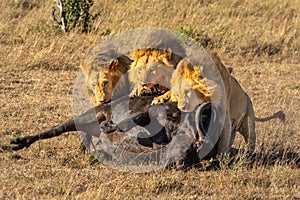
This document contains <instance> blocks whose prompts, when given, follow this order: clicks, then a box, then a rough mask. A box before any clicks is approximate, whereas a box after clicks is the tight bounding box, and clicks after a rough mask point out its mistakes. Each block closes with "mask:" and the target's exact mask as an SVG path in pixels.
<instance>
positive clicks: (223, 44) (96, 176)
mask: <svg viewBox="0 0 300 200" xmlns="http://www.w3.org/2000/svg"><path fill="white" fill-rule="evenodd" d="M52 6H53V5H52V4H51V1H46V0H42V1H38V0H32V1H29V0H14V1H11V0H2V1H1V2H0V8H1V13H0V74H1V77H0V89H1V93H0V96H1V98H0V104H1V110H0V111H1V112H0V114H1V118H0V124H1V129H0V135H1V138H2V139H1V142H0V145H1V146H3V145H7V144H8V141H9V139H10V138H13V137H16V136H25V135H30V134H35V133H37V132H40V131H42V130H44V129H46V128H48V127H50V126H53V125H54V124H57V123H60V122H62V121H64V120H66V119H68V118H70V117H71V116H72V115H73V113H72V108H71V105H72V89H73V84H74V80H75V78H76V75H77V70H78V68H77V66H78V64H79V63H80V62H81V61H82V59H83V58H84V56H85V55H86V54H87V53H88V52H89V50H90V49H91V48H93V47H94V46H95V45H96V44H98V43H100V42H101V41H103V39H105V38H107V35H108V34H116V33H119V32H121V31H125V30H128V29H132V28H136V27H141V26H142V27H147V26H160V27H166V28H171V29H173V30H182V31H184V32H186V34H189V35H191V36H193V37H195V38H198V39H199V38H200V39H199V40H201V38H206V39H207V40H208V41H209V45H208V46H207V48H209V49H211V50H214V51H217V52H218V53H219V54H220V56H221V58H222V59H223V60H224V63H225V64H227V65H230V66H232V67H234V75H235V76H236V77H237V79H238V80H239V81H240V83H241V85H242V86H243V87H244V88H245V90H246V91H247V92H248V93H249V95H250V97H251V99H252V101H253V103H254V107H255V111H256V114H257V116H267V115H270V114H272V113H273V112H275V111H277V110H279V109H282V110H283V111H284V112H285V113H286V115H287V119H286V122H285V123H280V122H278V121H270V122H266V123H257V126H256V127H257V128H256V130H257V134H258V138H257V144H258V145H257V152H258V155H259V156H258V157H257V161H256V162H254V163H253V164H252V165H251V167H250V166H249V164H248V163H247V159H246V158H244V156H243V155H242V154H241V155H239V156H238V157H237V158H238V159H237V158H236V159H234V160H233V161H232V160H231V159H230V158H227V159H226V158H225V159H223V160H222V161H221V164H220V168H219V169H208V168H206V167H205V165H206V163H203V164H202V165H203V166H200V167H199V168H193V169H191V170H188V171H187V172H184V171H174V170H170V169H166V170H163V171H157V172H153V173H149V174H128V173H122V172H115V171H113V170H111V169H110V168H108V167H105V166H103V165H101V164H97V165H94V164H93V163H94V162H93V161H92V160H91V158H90V157H89V156H87V155H84V154H82V153H81V152H80V151H79V138H78V136H77V134H76V133H69V134H65V135H63V136H60V137H58V138H54V139H51V140H47V141H41V142H38V143H36V144H34V145H32V146H31V147H30V148H29V149H25V150H22V151H20V152H17V153H13V152H7V151H3V150H2V151H0V171H1V172H0V179H1V184H0V199H32V198H37V199H92V198H97V199H105V198H107V199H133V198H134V199H145V198H147V199H148V198H149V199H151V198H152V199H153V198H161V199H173V198H174V199H176V198H177V199H199V198H205V199H219V198H225V199H299V198H300V193H299V191H300V187H299V185H300V169H299V160H298V163H296V159H295V156H298V159H299V154H300V149H299V143H300V137H299V136H300V123H299V122H298V119H299V118H300V115H299V110H300V98H299V96H300V84H299V79H300V74H299V73H300V15H299V13H300V3H299V1H298V0H290V1H280V0H266V1H263V2H258V1H255V0H249V1H247V2H244V3H243V1H237V0H229V1H218V0H215V1H214V0H202V1H188V0H184V1H173V2H172V1H168V2H167V1H166V2H162V1H157V0H154V1H136V0H128V1H123V0H112V1H104V0H103V1H101V0H95V5H94V7H93V9H94V12H96V11H97V12H100V13H101V16H100V17H99V18H98V20H97V21H96V22H95V24H94V27H93V31H92V32H91V33H89V34H80V33H76V32H70V33H67V34H62V33H60V30H59V28H57V27H55V26H54V25H53V22H52V21H51V19H50V13H51V7H52ZM234 145H235V147H238V148H242V147H243V146H242V145H243V142H242V141H241V138H240V137H238V138H237V141H236V143H235V144H234ZM228 163H229V164H228ZM207 164H208V165H209V164H210V163H207Z"/></svg>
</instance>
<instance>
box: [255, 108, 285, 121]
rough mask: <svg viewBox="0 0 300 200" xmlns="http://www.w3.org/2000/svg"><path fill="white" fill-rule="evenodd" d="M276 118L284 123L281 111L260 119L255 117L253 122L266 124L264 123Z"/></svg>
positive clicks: (283, 115)
mask: <svg viewBox="0 0 300 200" xmlns="http://www.w3.org/2000/svg"><path fill="white" fill-rule="evenodd" d="M276 118H278V119H280V121H282V122H285V114H284V113H283V111H282V110H280V111H278V112H276V113H274V114H273V115H271V116H268V117H262V118H259V117H255V121H256V122H266V121H269V120H271V119H276Z"/></svg>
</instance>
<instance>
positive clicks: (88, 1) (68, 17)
mask: <svg viewBox="0 0 300 200" xmlns="http://www.w3.org/2000/svg"><path fill="white" fill-rule="evenodd" d="M62 4H63V13H61V15H62V16H63V17H64V20H65V31H70V30H79V31H81V32H83V33H87V32H89V31H90V30H91V26H92V24H93V22H94V20H95V19H96V18H97V17H98V16H99V14H96V15H92V14H91V13H90V8H91V7H92V6H93V4H94V1H93V0H62Z"/></svg>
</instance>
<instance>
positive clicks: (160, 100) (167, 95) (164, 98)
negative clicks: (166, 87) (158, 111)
mask: <svg viewBox="0 0 300 200" xmlns="http://www.w3.org/2000/svg"><path fill="white" fill-rule="evenodd" d="M170 98H171V91H168V92H166V93H164V94H163V95H160V96H158V97H155V98H154V99H153V100H152V103H151V105H154V104H161V103H165V102H167V101H169V100H170Z"/></svg>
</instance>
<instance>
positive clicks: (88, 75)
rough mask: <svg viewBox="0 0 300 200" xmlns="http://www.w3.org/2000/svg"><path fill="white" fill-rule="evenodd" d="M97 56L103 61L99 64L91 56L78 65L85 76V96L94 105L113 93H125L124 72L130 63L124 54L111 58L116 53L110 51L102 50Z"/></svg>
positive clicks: (101, 102) (99, 103)
mask: <svg viewBox="0 0 300 200" xmlns="http://www.w3.org/2000/svg"><path fill="white" fill-rule="evenodd" d="M97 57H99V58H100V59H98V60H101V62H104V63H103V64H102V63H101V64H99V63H97V62H96V61H97V59H95V58H92V59H90V60H88V61H86V62H85V64H82V65H81V66H80V68H81V71H82V72H83V75H84V77H85V86H86V92H87V96H88V97H89V98H90V99H91V100H92V102H93V103H94V105H95V106H97V105H102V104H104V103H106V102H109V101H110V100H111V98H112V95H113V93H114V94H118V95H120V94H121V93H126V91H124V90H125V89H126V86H129V85H128V83H126V82H127V81H128V80H127V79H128V78H127V77H126V72H127V71H128V70H129V67H130V65H131V63H132V60H131V59H130V58H128V57H127V56H125V55H120V56H118V57H117V58H115V59H113V57H116V55H115V53H112V52H104V53H102V54H99V55H97ZM118 82H119V83H118ZM117 83H118V84H117Z"/></svg>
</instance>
